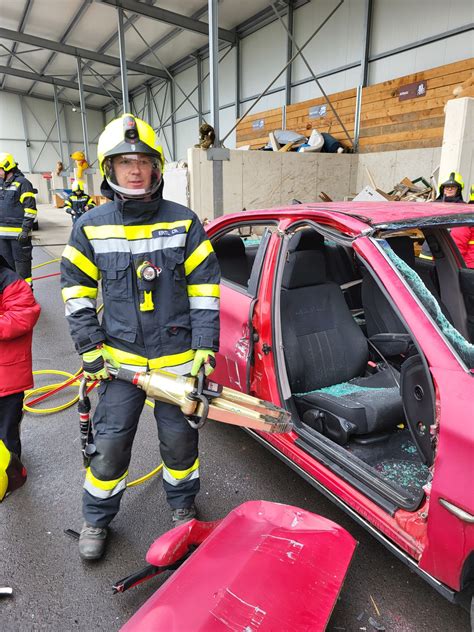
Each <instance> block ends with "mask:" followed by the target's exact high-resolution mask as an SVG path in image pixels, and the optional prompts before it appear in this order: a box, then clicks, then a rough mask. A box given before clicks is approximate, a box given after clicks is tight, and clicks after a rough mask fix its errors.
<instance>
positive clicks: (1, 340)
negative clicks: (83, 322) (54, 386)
mask: <svg viewBox="0 0 474 632" xmlns="http://www.w3.org/2000/svg"><path fill="white" fill-rule="evenodd" d="M40 311H41V308H40V306H39V305H38V303H37V302H36V301H35V299H34V296H33V292H32V291H31V288H30V286H29V285H28V283H26V282H25V281H24V280H23V279H22V278H21V277H20V276H19V275H18V274H17V273H16V272H14V271H13V270H12V269H11V268H10V266H9V265H8V263H7V261H6V259H4V258H3V257H2V256H0V441H3V443H4V444H5V446H6V448H7V449H8V450H9V451H10V452H12V453H14V454H16V455H17V456H18V457H20V455H21V443H20V422H21V418H22V416H23V397H24V395H25V390H26V389H28V388H31V387H32V386H33V373H32V360H31V342H32V336H33V327H34V326H35V324H36V321H37V320H38V318H39V315H40Z"/></svg>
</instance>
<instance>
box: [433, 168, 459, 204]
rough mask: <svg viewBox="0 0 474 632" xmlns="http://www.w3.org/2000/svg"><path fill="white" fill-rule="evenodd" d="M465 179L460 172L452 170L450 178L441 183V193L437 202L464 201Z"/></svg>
mask: <svg viewBox="0 0 474 632" xmlns="http://www.w3.org/2000/svg"><path fill="white" fill-rule="evenodd" d="M463 189H464V180H463V179H462V176H461V174H460V173H457V172H456V171H451V173H450V174H449V178H448V179H447V180H445V181H444V182H442V183H441V184H440V185H439V193H438V197H437V198H436V200H435V201H436V202H448V203H454V204H456V203H457V204H459V203H461V204H462V203H463V202H464V200H463V198H462V191H463Z"/></svg>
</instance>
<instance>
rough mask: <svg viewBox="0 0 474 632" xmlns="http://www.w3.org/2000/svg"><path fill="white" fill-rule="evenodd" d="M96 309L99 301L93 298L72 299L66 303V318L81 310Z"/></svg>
mask: <svg viewBox="0 0 474 632" xmlns="http://www.w3.org/2000/svg"><path fill="white" fill-rule="evenodd" d="M88 307H89V308H92V309H96V307H97V301H96V300H95V299H93V298H70V299H68V300H67V301H66V316H70V315H71V314H74V312H78V311H79V310H80V309H87V308H88Z"/></svg>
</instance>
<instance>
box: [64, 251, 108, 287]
mask: <svg viewBox="0 0 474 632" xmlns="http://www.w3.org/2000/svg"><path fill="white" fill-rule="evenodd" d="M63 257H64V259H68V260H69V261H70V262H71V263H72V264H74V265H75V266H76V267H77V268H79V270H81V272H84V274H86V275H87V276H88V277H90V278H91V279H94V281H98V279H99V278H100V272H99V268H98V267H97V266H96V265H94V264H93V263H92V261H90V260H89V259H88V258H87V257H86V256H85V255H83V254H82V252H80V251H79V250H78V249H77V248H74V247H73V246H66V248H64V252H63Z"/></svg>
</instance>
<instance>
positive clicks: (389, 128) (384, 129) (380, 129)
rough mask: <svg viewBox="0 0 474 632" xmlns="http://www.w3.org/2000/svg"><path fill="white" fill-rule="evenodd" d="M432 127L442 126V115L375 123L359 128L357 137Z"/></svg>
mask: <svg viewBox="0 0 474 632" xmlns="http://www.w3.org/2000/svg"><path fill="white" fill-rule="evenodd" d="M433 127H436V128H443V127H444V116H435V117H433V118H426V119H423V120H421V121H408V122H406V123H395V124H389V125H376V126H374V127H369V128H361V130H360V134H359V139H361V138H368V137H369V136H371V137H375V136H381V135H386V134H392V133H402V132H410V131H412V130H417V131H421V130H428V129H431V128H433Z"/></svg>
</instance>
